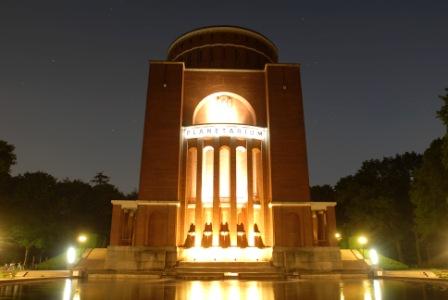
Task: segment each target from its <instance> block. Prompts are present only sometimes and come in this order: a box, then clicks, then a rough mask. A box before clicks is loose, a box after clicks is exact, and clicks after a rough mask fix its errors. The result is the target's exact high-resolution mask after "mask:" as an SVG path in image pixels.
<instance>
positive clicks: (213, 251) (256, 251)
mask: <svg viewBox="0 0 448 300" xmlns="http://www.w3.org/2000/svg"><path fill="white" fill-rule="evenodd" d="M271 257H272V248H261V249H260V248H257V247H247V248H240V247H228V248H222V247H209V248H203V247H193V248H188V249H179V259H180V260H183V261H198V262H214V261H221V262H231V261H239V262H255V261H269V260H270V259H271Z"/></svg>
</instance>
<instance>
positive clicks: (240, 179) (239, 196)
mask: <svg viewBox="0 0 448 300" xmlns="http://www.w3.org/2000/svg"><path fill="white" fill-rule="evenodd" d="M236 201H237V203H247V151H246V148H244V147H242V146H238V147H237V148H236Z"/></svg>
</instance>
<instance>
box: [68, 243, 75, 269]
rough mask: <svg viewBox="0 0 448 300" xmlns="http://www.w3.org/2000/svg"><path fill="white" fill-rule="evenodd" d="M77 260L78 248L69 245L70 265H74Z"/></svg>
mask: <svg viewBox="0 0 448 300" xmlns="http://www.w3.org/2000/svg"><path fill="white" fill-rule="evenodd" d="M75 261H76V249H75V247H73V246H70V247H68V249H67V263H68V264H69V265H73V264H74V263H75Z"/></svg>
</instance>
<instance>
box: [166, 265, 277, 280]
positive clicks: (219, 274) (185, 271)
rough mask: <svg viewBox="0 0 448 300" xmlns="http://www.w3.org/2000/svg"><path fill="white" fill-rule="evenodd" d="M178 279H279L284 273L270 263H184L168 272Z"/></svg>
mask: <svg viewBox="0 0 448 300" xmlns="http://www.w3.org/2000/svg"><path fill="white" fill-rule="evenodd" d="M169 273H170V275H173V276H175V277H176V278H179V279H226V278H228V279H232V278H235V279H236V278H238V279H281V278H284V272H283V270H282V269H280V268H276V267H274V266H272V264H271V263H270V262H184V261H180V262H178V263H177V265H176V266H175V267H174V268H173V269H171V270H170V271H169Z"/></svg>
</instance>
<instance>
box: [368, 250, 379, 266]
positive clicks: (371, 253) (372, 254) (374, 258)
mask: <svg viewBox="0 0 448 300" xmlns="http://www.w3.org/2000/svg"><path fill="white" fill-rule="evenodd" d="M369 258H370V262H371V263H372V265H374V266H377V265H378V263H379V262H380V257H379V256H378V252H377V251H376V250H375V249H373V248H372V249H370V250H369Z"/></svg>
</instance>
